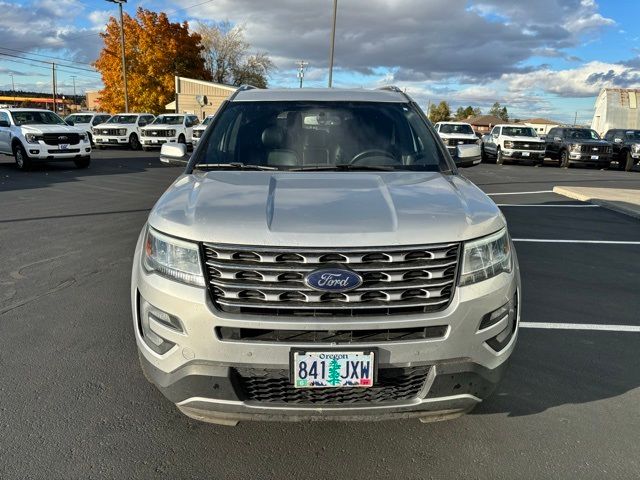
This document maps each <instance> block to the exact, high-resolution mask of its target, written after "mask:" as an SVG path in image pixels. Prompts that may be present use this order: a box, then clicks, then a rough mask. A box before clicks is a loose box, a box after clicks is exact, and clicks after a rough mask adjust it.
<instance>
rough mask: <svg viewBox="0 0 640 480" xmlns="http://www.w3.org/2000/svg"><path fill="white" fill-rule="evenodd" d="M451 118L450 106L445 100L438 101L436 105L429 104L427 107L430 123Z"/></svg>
mask: <svg viewBox="0 0 640 480" xmlns="http://www.w3.org/2000/svg"><path fill="white" fill-rule="evenodd" d="M450 118H451V107H449V104H448V103H447V102H445V101H442V102H440V103H439V104H438V105H431V108H430V109H429V120H431V122H432V123H437V122H446V121H447V120H449V119H450Z"/></svg>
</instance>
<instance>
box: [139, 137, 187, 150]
mask: <svg viewBox="0 0 640 480" xmlns="http://www.w3.org/2000/svg"><path fill="white" fill-rule="evenodd" d="M140 143H141V144H142V146H144V147H147V148H152V147H158V148H160V147H162V145H164V144H165V143H178V139H177V138H170V137H160V138H158V137H141V138H140Z"/></svg>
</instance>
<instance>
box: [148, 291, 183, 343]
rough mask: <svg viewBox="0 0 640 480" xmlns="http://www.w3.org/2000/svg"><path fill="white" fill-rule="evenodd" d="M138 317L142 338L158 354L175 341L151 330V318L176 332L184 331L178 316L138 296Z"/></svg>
mask: <svg viewBox="0 0 640 480" xmlns="http://www.w3.org/2000/svg"><path fill="white" fill-rule="evenodd" d="M138 318H139V327H140V335H141V336H142V339H143V340H144V342H145V343H146V344H147V346H148V347H149V348H150V349H151V350H153V351H154V352H156V353H158V354H160V355H163V354H165V353H167V352H168V351H169V350H171V349H172V348H173V347H174V345H175V343H174V342H172V341H170V340H167V339H166V338H163V337H161V336H160V335H159V334H158V333H157V332H155V331H153V330H152V328H151V320H153V321H155V322H157V323H159V324H161V325H162V326H164V327H166V328H168V329H170V330H174V331H176V332H178V333H183V332H184V329H183V328H182V323H181V322H180V320H179V319H178V318H176V317H174V316H173V315H170V314H168V313H167V312H163V311H162V310H160V309H158V308H156V307H154V306H153V305H151V304H150V303H149V302H147V301H145V300H144V299H143V298H142V297H140V312H139V316H138Z"/></svg>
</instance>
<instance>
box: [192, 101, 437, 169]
mask: <svg viewBox="0 0 640 480" xmlns="http://www.w3.org/2000/svg"><path fill="white" fill-rule="evenodd" d="M432 132H433V130H432V129H430V128H429V127H428V125H427V124H426V122H425V121H424V120H423V118H422V117H421V116H420V115H419V113H418V112H417V111H416V110H415V109H414V108H413V107H412V106H411V105H409V104H403V103H371V102H302V101H300V102H296V101H294V102H238V103H231V104H229V106H228V107H227V108H226V109H225V110H224V111H223V112H222V113H220V116H219V119H218V120H217V122H216V124H215V128H214V130H213V132H212V133H211V134H210V135H209V137H208V142H207V148H205V149H202V150H200V152H199V155H198V158H196V159H195V161H196V163H232V162H240V163H243V164H249V165H267V166H273V167H277V168H281V169H290V168H293V169H295V168H301V167H319V166H325V167H335V166H337V165H360V166H361V165H367V166H385V167H389V168H393V169H411V170H428V171H449V170H450V165H449V164H448V163H447V161H446V158H445V156H444V155H443V154H442V152H441V150H440V149H439V147H438V144H437V143H436V137H435V136H434V133H432Z"/></svg>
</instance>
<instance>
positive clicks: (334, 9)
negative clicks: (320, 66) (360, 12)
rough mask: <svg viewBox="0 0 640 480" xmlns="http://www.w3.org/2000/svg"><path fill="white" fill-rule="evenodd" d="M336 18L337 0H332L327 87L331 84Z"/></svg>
mask: <svg viewBox="0 0 640 480" xmlns="http://www.w3.org/2000/svg"><path fill="white" fill-rule="evenodd" d="M337 18H338V0H333V27H332V28H331V49H330V53H329V88H331V87H332V86H333V54H334V52H335V48H336V20H337Z"/></svg>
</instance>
